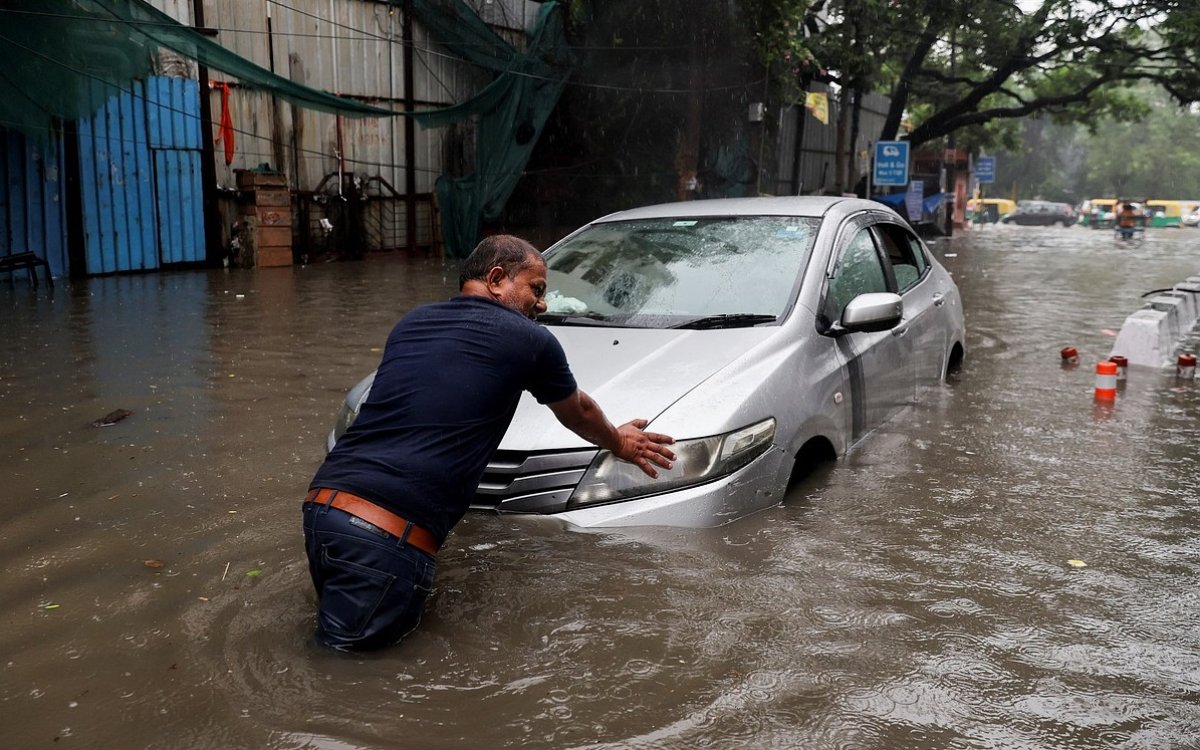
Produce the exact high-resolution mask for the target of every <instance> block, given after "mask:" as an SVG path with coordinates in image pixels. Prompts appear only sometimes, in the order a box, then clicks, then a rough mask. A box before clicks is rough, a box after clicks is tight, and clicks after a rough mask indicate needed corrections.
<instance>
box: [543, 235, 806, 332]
mask: <svg viewBox="0 0 1200 750" xmlns="http://www.w3.org/2000/svg"><path fill="white" fill-rule="evenodd" d="M819 225H820V220H819V219H813V218H790V217H782V216H739V217H703V218H695V217H691V218H661V219H639V220H632V221H616V222H604V223H600V224H594V225H592V226H589V227H587V228H586V229H584V230H583V231H582V232H580V233H578V234H576V235H575V236H574V237H571V238H570V239H568V240H567V241H565V242H564V243H562V244H560V245H558V246H557V247H555V248H553V249H552V250H551V251H549V252H548V253H547V254H546V268H547V274H546V279H547V289H548V291H547V294H546V305H547V311H546V313H545V314H543V316H542V317H541V318H540V320H542V321H543V322H545V323H548V324H567V325H570V324H578V325H588V324H592V325H595V324H600V325H609V324H613V325H624V326H636V327H647V328H668V327H672V326H680V327H703V328H712V327H740V326H750V325H761V324H764V323H771V322H774V321H775V320H776V319H778V318H779V317H780V316H781V315H783V314H784V312H785V311H786V310H787V309H788V304H789V302H790V300H791V298H792V294H793V291H794V289H795V286H796V283H797V280H798V279H799V277H800V272H801V271H802V270H803V268H804V267H805V264H806V263H807V261H808V256H809V253H810V251H811V249H812V245H813V238H814V237H815V236H816V231H817V227H818V226H819Z"/></svg>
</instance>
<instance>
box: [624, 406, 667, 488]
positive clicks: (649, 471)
mask: <svg viewBox="0 0 1200 750" xmlns="http://www.w3.org/2000/svg"><path fill="white" fill-rule="evenodd" d="M647 424H649V422H648V421H647V420H645V419H635V420H633V421H630V422H626V423H625V424H623V425H621V426H620V427H618V428H617V432H618V434H620V436H621V447H620V448H619V449H618V450H615V451H613V455H615V456H616V457H617V458H619V459H622V460H624V461H628V462H629V463H631V464H633V465H635V466H637V467H638V468H639V469H641V470H642V471H644V472H646V475H647V476H649V477H651V478H657V477H658V471H657V470H656V469H655V468H654V466H655V465H658V466H661V467H662V468H664V469H669V468H671V465H672V464H671V462H672V461H674V460H675V453H674V452H673V451H672V450H671V449H670V448H668V447H667V446H668V445H670V444H671V443H674V442H675V438H673V437H671V436H670V435H663V434H660V433H657V432H645V431H643V429H642V428H644V427H645V426H646V425H647Z"/></svg>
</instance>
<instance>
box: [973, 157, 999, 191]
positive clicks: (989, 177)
mask: <svg viewBox="0 0 1200 750" xmlns="http://www.w3.org/2000/svg"><path fill="white" fill-rule="evenodd" d="M975 179H976V180H978V181H979V184H980V185H990V184H992V183H993V182H995V181H996V157H994V156H981V157H979V159H978V160H976V162H975Z"/></svg>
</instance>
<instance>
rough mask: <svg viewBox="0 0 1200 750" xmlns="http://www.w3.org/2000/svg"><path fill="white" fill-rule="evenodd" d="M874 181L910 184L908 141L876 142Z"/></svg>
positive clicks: (877, 183)
mask: <svg viewBox="0 0 1200 750" xmlns="http://www.w3.org/2000/svg"><path fill="white" fill-rule="evenodd" d="M874 183H875V184H876V185H907V184H908V141H879V142H878V143H876V144H875V172H874Z"/></svg>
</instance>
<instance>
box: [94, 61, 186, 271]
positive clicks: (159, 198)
mask: <svg viewBox="0 0 1200 750" xmlns="http://www.w3.org/2000/svg"><path fill="white" fill-rule="evenodd" d="M199 112H200V96H199V87H198V85H197V82H196V81H194V80H191V79H188V78H168V77H154V78H151V79H150V80H149V81H134V82H133V83H131V84H130V88H129V89H128V90H125V91H121V92H120V93H119V94H116V95H114V96H112V97H110V98H109V100H108V102H107V103H106V104H105V106H104V107H103V108H102V109H101V110H100V111H99V112H97V113H96V114H95V115H94V116H92V117H90V118H81V119H80V121H79V167H80V196H81V199H82V203H83V228H84V245H85V251H86V258H87V273H88V274H89V275H92V274H104V273H119V272H124V271H147V270H153V269H156V268H160V267H161V266H163V265H171V264H178V263H198V262H202V261H203V260H204V258H205V251H204V248H205V243H204V222H203V215H202V213H203V212H202V205H203V204H202V197H203V193H202V190H203V187H202V185H201V181H200V158H201V151H200V144H201V141H200V138H201V132H200V131H201V128H200V116H199Z"/></svg>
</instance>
